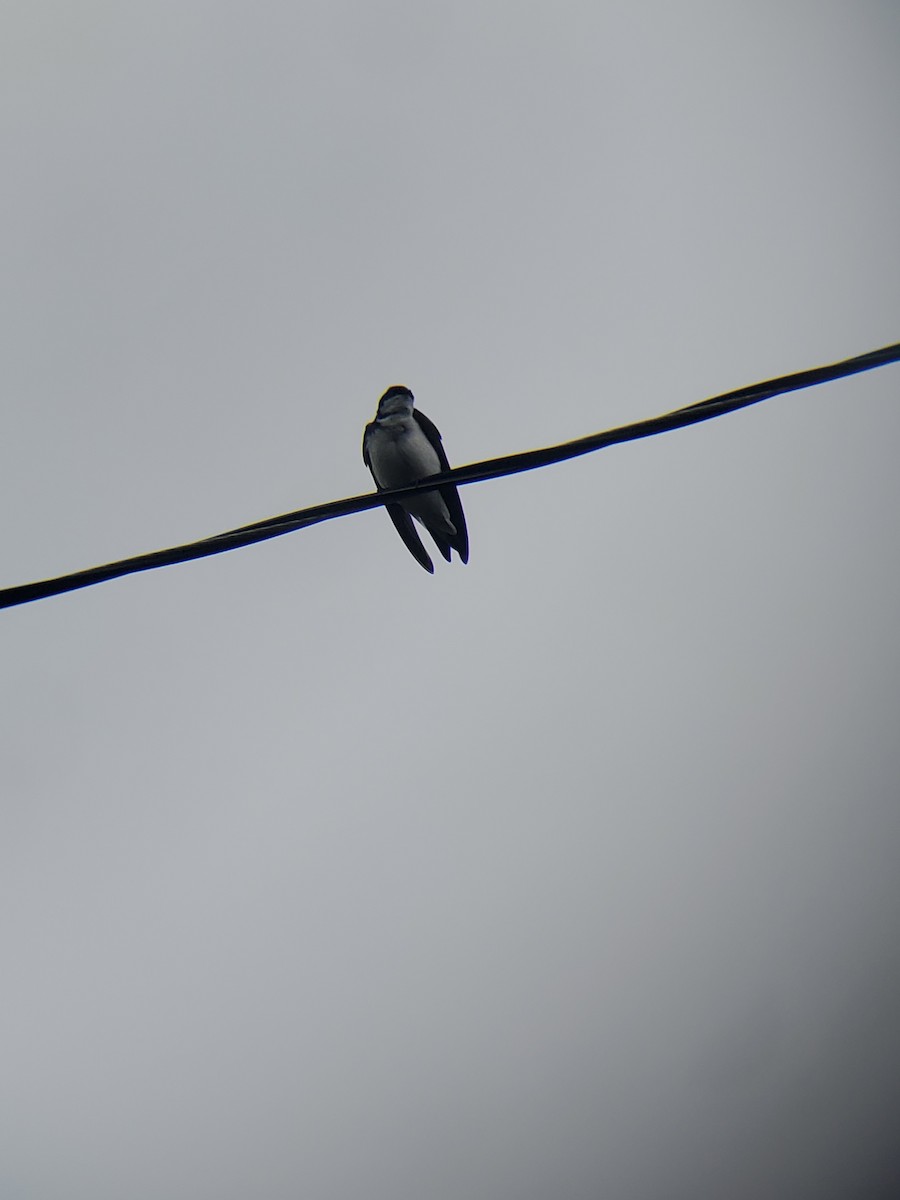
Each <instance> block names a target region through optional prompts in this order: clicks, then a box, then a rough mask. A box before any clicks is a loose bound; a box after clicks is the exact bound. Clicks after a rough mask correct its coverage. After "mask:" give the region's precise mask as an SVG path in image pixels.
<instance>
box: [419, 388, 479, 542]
mask: <svg viewBox="0 0 900 1200" xmlns="http://www.w3.org/2000/svg"><path fill="white" fill-rule="evenodd" d="M413 417H414V418H415V420H416V421H418V423H419V428H420V429H421V430H422V432H423V433H424V434H425V436H426V437H427V438H428V440H429V442H431V444H432V446H433V447H434V449H435V453H436V454H437V456H438V460H439V461H440V464H441V470H442V471H449V470H450V463H449V462H448V461H447V455H446V452H445V451H444V446H443V443H442V442H441V435H440V433H439V432H438V429H437V426H436V425H435V424H434V422H433V421H429V419H428V417H426V416H425V414H424V413H423V412H420V411H419V410H418V409H417V408H414V409H413ZM437 490H438V491H439V492H440V494H441V498H442V499H443V501H444V503H445V504H446V505H447V511H448V512H449V513H450V520H451V521H452V522H453V524H454V525H455V526H456V534H455V535H454V536H453V537H447V535H446V534H441V535H439V536H438V537H435V535H434V534H433V533H431V530H429V531H428V532H429V533H431V536H432V537H433V538H434V540H435V543H436V544H437V548H438V549H439V550H440V552H441V554H443V556H444V558H446V560H447V562H449V561H450V550H449V547H450V546H452V547H453V549H454V550H455V551H456V553H457V554H458V555H459V557H460V558H461V559H462V561H463V562H468V561H469V531H468V530H467V529H466V518H465V515H464V514H463V509H462V503H461V501H460V498H459V492H458V491H457V490H456V488H455V487H454V486H453V485H452V484H445V485H444V486H443V487H442V488H438V489H437ZM442 542H446V548H445V546H444V545H442V544H441V543H442Z"/></svg>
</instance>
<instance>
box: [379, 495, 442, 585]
mask: <svg viewBox="0 0 900 1200" xmlns="http://www.w3.org/2000/svg"><path fill="white" fill-rule="evenodd" d="M384 507H385V508H386V509H387V514H388V516H389V517H390V518H391V520H392V521H393V522H394V528H395V529H396V530H397V532H398V533H399V534H400V536H401V537H402V538H403V544H404V545H405V546H406V548H407V550H408V551H409V552H410V554H411V555H412V556H413V558H414V559H415V560H416V562H417V563H418V564H419V566H420V567H424V568H425V570H426V571H427V572H428V573H429V574H430V575H433V574H434V563H433V562H432V561H431V556H430V555H429V553H428V551H427V550H426V549H425V547H424V546H423V545H422V539H421V538H420V537H419V535H418V533H417V532H416V527H415V525H414V524H413V519H412V517H411V516H410V515H409V513H408V512H407V511H406V510H405V509H403V508H401V507H400V505H399V504H386V505H385V506H384ZM448 557H449V555H448Z"/></svg>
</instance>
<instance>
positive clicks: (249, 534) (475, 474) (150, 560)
mask: <svg viewBox="0 0 900 1200" xmlns="http://www.w3.org/2000/svg"><path fill="white" fill-rule="evenodd" d="M898 361H900V342H898V343H895V344H894V345H892V346H884V347H882V348H881V349H880V350H872V351H870V352H869V353H867V354H860V355H858V356H857V357H855V358H847V359H844V360H843V361H841V362H837V363H831V364H830V365H828V366H824V367H813V368H812V369H811V370H808V371H798V372H796V373H795V374H793V375H781V376H779V377H778V378H777V379H767V380H765V381H763V382H762V383H754V384H750V385H749V386H748V387H742V388H737V389H736V390H735V391H732V392H725V393H724V394H723V395H721V396H713V397H711V398H710V399H708V400H700V401H698V402H697V403H695V404H689V405H687V406H686V407H685V408H679V409H676V410H675V411H674V412H670V413H665V414H663V415H662V416H659V417H650V418H648V419H647V420H644V421H636V422H634V423H633V424H631V425H620V426H619V427H618V428H617V429H607V430H605V431H604V432H602V433H592V434H589V435H588V436H587V437H583V438H577V439H576V440H575V441H571V442H563V443H562V444H561V445H559V446H546V447H543V448H542V449H540V450H527V451H524V452H523V453H520V454H506V455H504V456H503V457H501V458H492V459H488V460H486V461H485V462H480V463H472V464H471V465H469V466H466V467H456V468H455V469H454V470H452V471H444V472H442V473H441V474H440V475H432V476H429V478H428V479H427V480H423V481H422V482H421V483H416V484H412V485H410V486H408V487H402V488H391V489H390V490H386V491H383V492H369V493H366V494H365V495H361V496H349V497H347V498H346V499H344V500H331V501H328V503H326V504H316V505H313V506H312V507H311V508H302V509H298V510H297V511H296V512H291V513H285V514H283V515H282V516H278V517H268V518H266V519H265V520H263V521H255V522H254V523H253V524H251V525H242V526H240V527H239V528H238V529H229V530H228V531H227V532H225V533H219V534H216V535H215V536H213V537H209V538H203V539H202V540H201V541H199V542H190V543H188V544H187V545H184V546H173V547H171V548H170V549H168V550H154V551H152V552H151V553H149V554H138V555H136V556H135V557H134V558H123V559H120V560H119V561H118V562H113V563H106V564H104V565H103V566H99V567H89V568H88V569H87V570H84V571H75V572H73V573H72V574H71V575H60V576H58V577H57V578H55V579H42V580H39V581H37V582H36V583H24V584H20V585H19V586H18V587H10V588H4V589H2V590H0V608H12V607H13V606H14V605H18V604H29V603H31V602H32V601H34V600H42V599H44V598H45V597H47V596H58V595H61V594H62V593H64V592H72V591H75V590H76V589H78V588H85V587H92V586H93V585H94V584H96V583H103V582H105V581H106V580H108V579H117V578H119V577H120V576H122V575H133V574H135V573H136V572H138V571H152V570H155V569H156V568H157V567H168V566H172V565H173V564H174V563H181V562H189V561H191V560H192V559H195V558H207V557H209V556H210V555H212V554H223V553H224V552H225V551H226V550H237V549H238V548H239V547H240V546H249V545H252V544H253V543H254V542H262V541H265V540H267V539H268V538H274V537H280V536H281V535H282V534H285V533H292V532H293V531H294V530H297V529H306V528H307V527H308V526H310V525H317V524H319V523H320V522H322V521H330V520H333V519H334V518H335V517H346V516H349V515H350V513H357V512H364V511H365V510H366V509H369V508H378V507H379V506H380V505H383V504H387V503H388V502H390V501H396V500H402V499H405V498H406V497H408V496H415V495H417V494H418V493H419V492H425V491H429V490H430V489H431V488H432V487H434V486H435V484H436V483H454V484H457V485H462V484H467V483H480V482H483V481H484V480H486V479H498V478H500V477H501V476H504V475H515V474H518V473H519V472H522V471H533V470H535V469H536V468H538V467H547V466H550V465H551V464H552V463H558V462H565V461H566V460H567V459H570V458H577V457H578V456H579V455H582V454H591V453H592V452H593V451H595V450H602V449H604V448H605V447H607V446H615V445H618V444H619V443H621V442H632V441H636V440H637V439H638V438H645V437H654V436H655V435H656V434H659V433H668V432H669V431H670V430H673V429H683V428H684V427H685V426H688V425H696V424H699V422H701V421H709V420H711V419H712V418H713V417H720V416H724V415H725V414H726V413H731V412H736V411H737V410H738V409H740V408H746V407H747V406H748V405H751V404H759V403H760V401H762V400H768V399H770V398H771V397H772V396H780V395H783V394H784V393H785V392H795V391H799V390H800V389H801V388H808V387H814V386H816V385H817V384H820V383H829V382H831V381H832V380H835V379H842V378H844V377H845V376H847V375H856V374H859V373H860V372H861V371H871V370H874V368H875V367H883V366H886V365H887V364H888V363H894V362H898Z"/></svg>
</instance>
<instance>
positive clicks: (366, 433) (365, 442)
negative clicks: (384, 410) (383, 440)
mask: <svg viewBox="0 0 900 1200" xmlns="http://www.w3.org/2000/svg"><path fill="white" fill-rule="evenodd" d="M374 424H375V422H374V421H370V422H369V424H368V425H367V426H366V427H365V429H364V430H363V462H364V463H365V464H366V466H367V467H368V468H369V470H370V471H371V470H372V464H371V462H370V461H369V430H370V429H371V428H372V426H373V425H374ZM372 478H373V479H374V478H375V476H374V475H373V476H372ZM376 487H377V480H376Z"/></svg>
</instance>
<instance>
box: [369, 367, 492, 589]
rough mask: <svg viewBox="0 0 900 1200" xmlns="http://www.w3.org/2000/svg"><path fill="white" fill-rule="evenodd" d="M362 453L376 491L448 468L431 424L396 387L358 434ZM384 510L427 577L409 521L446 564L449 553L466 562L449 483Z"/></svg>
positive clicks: (424, 555) (464, 535)
mask: <svg viewBox="0 0 900 1200" xmlns="http://www.w3.org/2000/svg"><path fill="white" fill-rule="evenodd" d="M362 453H363V462H364V463H365V464H366V466H367V467H368V468H369V470H370V471H371V472H372V478H373V479H374V480H375V486H376V487H377V488H378V490H379V491H380V492H383V491H385V490H386V489H388V488H395V487H404V486H405V485H406V484H410V483H418V482H419V480H421V479H425V478H427V477H428V476H429V475H436V474H437V473H438V472H439V471H449V470H450V464H449V463H448V461H447V455H446V453H445V452H444V447H443V445H442V443H441V435H440V433H438V431H437V428H436V426H435V425H434V423H433V422H432V421H429V419H428V418H427V417H426V416H425V414H424V413H423V412H420V411H419V410H418V409H417V408H416V407H415V397H414V396H413V394H412V392H411V391H410V390H409V388H408V387H403V386H402V385H399V384H396V385H394V386H393V387H389V388H388V390H387V391H386V392H385V393H384V395H383V396H382V397H381V399H380V400H379V401H378V410H377V412H376V413H375V420H374V421H370V422H369V424H368V425H367V426H366V429H365V433H364V434H363V446H362ZM385 508H386V509H387V511H388V516H389V517H390V518H391V520H392V521H393V522H394V528H395V529H396V530H397V532H398V533H399V534H400V536H401V538H402V539H403V543H404V545H405V546H406V548H407V550H408V551H409V552H410V554H411V555H412V556H413V558H414V559H415V560H416V562H417V563H418V564H419V566H421V567H424V568H425V570H426V571H428V572H429V573H430V574H432V575H433V574H434V563H433V562H432V561H431V557H430V555H429V553H428V551H427V550H426V549H425V547H424V546H423V545H422V540H421V538H420V537H419V534H418V532H417V530H416V527H415V525H414V524H413V518H414V517H415V519H416V520H417V521H418V522H419V524H420V525H423V526H424V527H425V529H427V530H428V532H429V533H430V534H431V537H432V539H433V540H434V544H435V545H436V546H437V548H438V550H440V552H441V554H443V556H444V558H446V560H447V562H450V561H451V559H450V555H451V551H453V550H455V551H456V553H457V554H458V555H459V557H460V559H461V560H462V561H463V562H464V563H465V562H468V561H469V534H468V531H467V530H466V518H465V516H464V515H463V510H462V504H461V503H460V499H459V493H458V492H457V490H456V488H455V487H454V486H453V485H452V484H448V483H445V484H443V485H442V486H441V487H438V488H435V489H434V491H433V492H421V493H419V495H416V496H410V497H409V499H407V500H400V501H396V502H394V503H391V504H386V505H385Z"/></svg>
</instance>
